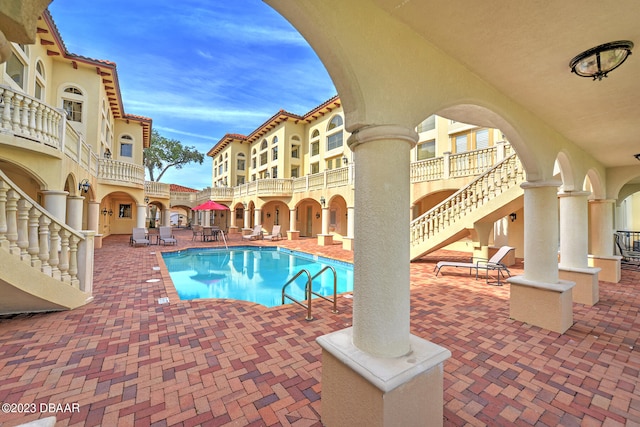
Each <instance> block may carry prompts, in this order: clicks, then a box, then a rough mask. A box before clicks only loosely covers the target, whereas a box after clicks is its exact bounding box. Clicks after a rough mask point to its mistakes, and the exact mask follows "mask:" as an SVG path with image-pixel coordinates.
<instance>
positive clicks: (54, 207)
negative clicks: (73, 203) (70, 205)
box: [42, 190, 69, 224]
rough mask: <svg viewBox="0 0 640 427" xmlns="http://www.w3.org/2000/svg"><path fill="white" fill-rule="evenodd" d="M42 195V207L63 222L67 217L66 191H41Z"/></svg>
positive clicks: (67, 193)
mask: <svg viewBox="0 0 640 427" xmlns="http://www.w3.org/2000/svg"><path fill="white" fill-rule="evenodd" d="M42 194H43V195H44V208H45V209H46V210H48V211H49V212H51V214H52V215H53V216H54V217H56V219H58V221H60V222H61V223H63V224H65V223H66V222H65V220H66V218H67V196H68V195H69V192H68V191H54V190H48V191H43V192H42Z"/></svg>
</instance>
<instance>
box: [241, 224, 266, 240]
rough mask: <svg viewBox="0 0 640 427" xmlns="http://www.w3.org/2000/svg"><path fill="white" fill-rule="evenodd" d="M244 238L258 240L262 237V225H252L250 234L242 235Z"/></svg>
mask: <svg viewBox="0 0 640 427" xmlns="http://www.w3.org/2000/svg"><path fill="white" fill-rule="evenodd" d="M242 238H243V239H244V240H258V239H262V226H261V225H256V226H255V227H253V232H252V233H251V234H247V235H246V236H242Z"/></svg>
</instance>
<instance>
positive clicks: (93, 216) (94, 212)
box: [87, 202, 100, 233]
mask: <svg viewBox="0 0 640 427" xmlns="http://www.w3.org/2000/svg"><path fill="white" fill-rule="evenodd" d="M99 223H100V202H89V205H88V209H87V230H93V231H95V232H96V233H97V232H98V224H99Z"/></svg>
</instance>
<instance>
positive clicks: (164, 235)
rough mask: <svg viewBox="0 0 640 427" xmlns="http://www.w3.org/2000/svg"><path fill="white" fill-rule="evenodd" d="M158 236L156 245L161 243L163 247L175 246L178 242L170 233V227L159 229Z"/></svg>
mask: <svg viewBox="0 0 640 427" xmlns="http://www.w3.org/2000/svg"><path fill="white" fill-rule="evenodd" d="M159 230H160V235H159V236H158V243H160V242H162V244H163V245H165V246H166V245H167V243H168V244H170V245H177V244H178V240H177V239H176V237H175V236H174V235H173V234H172V233H171V227H167V226H164V227H160V229H159Z"/></svg>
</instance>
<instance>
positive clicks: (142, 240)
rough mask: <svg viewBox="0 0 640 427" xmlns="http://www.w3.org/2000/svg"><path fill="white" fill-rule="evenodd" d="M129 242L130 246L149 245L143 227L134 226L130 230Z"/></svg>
mask: <svg viewBox="0 0 640 427" xmlns="http://www.w3.org/2000/svg"><path fill="white" fill-rule="evenodd" d="M129 244H130V245H131V246H138V245H146V246H149V239H148V237H147V230H146V229H144V228H134V229H133V230H132V231H131V238H130V239H129Z"/></svg>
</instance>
